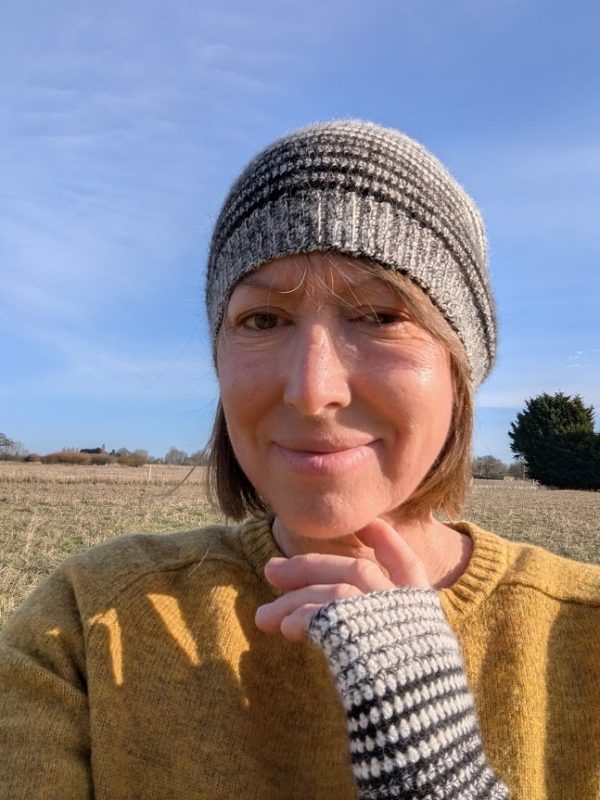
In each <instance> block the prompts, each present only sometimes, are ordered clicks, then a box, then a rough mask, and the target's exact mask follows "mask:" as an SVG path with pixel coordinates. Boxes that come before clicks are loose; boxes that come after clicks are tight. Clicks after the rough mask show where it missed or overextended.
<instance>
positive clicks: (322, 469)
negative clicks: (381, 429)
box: [274, 440, 375, 477]
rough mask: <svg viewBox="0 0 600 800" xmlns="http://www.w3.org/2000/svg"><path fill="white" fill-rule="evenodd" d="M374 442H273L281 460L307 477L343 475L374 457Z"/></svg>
mask: <svg viewBox="0 0 600 800" xmlns="http://www.w3.org/2000/svg"><path fill="white" fill-rule="evenodd" d="M374 444H375V441H374V440H368V441H363V442H355V443H341V442H340V443H339V444H332V443H331V442H327V443H320V442H286V443H285V444H283V443H279V442H274V448H275V451H276V453H277V455H278V457H279V458H281V460H282V461H283V462H284V463H285V465H286V466H287V467H288V468H290V469H292V470H293V471H294V472H296V473H299V474H303V475H306V476H314V477H333V476H336V475H343V474H344V473H347V472H350V471H352V470H353V469H355V468H357V467H359V466H360V465H361V464H363V463H364V462H365V461H367V460H368V459H371V458H374V457H375V451H374V448H373V445H374Z"/></svg>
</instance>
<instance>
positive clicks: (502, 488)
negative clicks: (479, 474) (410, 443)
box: [0, 463, 600, 624]
mask: <svg viewBox="0 0 600 800" xmlns="http://www.w3.org/2000/svg"><path fill="white" fill-rule="evenodd" d="M188 472H189V469H188V468H187V467H175V466H162V465H161V466H158V465H154V466H153V467H152V470H151V473H150V474H149V468H148V467H147V466H146V467H140V468H133V467H124V466H118V465H111V466H98V467H93V466H65V465H60V464H55V465H45V464H37V463H33V464H18V463H0V624H1V622H2V620H3V619H5V618H6V616H7V615H8V614H10V612H11V611H12V610H13V609H14V608H15V607H16V606H17V605H19V604H20V603H21V601H22V600H23V598H24V597H25V595H27V594H28V593H29V592H30V591H31V589H32V588H33V586H35V584H37V583H38V582H39V580H40V579H41V578H42V577H43V576H44V575H46V574H48V572H50V570H52V569H53V568H54V567H55V566H57V565H58V564H59V563H60V562H61V561H62V560H63V559H64V558H65V557H66V556H67V555H69V554H70V553H73V552H76V551H80V550H85V549H87V548H88V547H91V546H92V545H94V544H96V543H98V542H100V541H102V540H103V539H108V538H111V537H113V536H116V535H117V534H119V533H124V532H129V531H153V532H169V531H174V530H182V529H186V528H193V527H199V526H201V525H206V524H207V523H209V522H211V521H215V520H217V519H218V515H217V514H216V512H215V511H214V510H213V509H211V508H210V507H209V505H208V503H207V501H206V498H205V495H204V487H203V477H204V476H203V471H202V469H200V468H198V469H196V470H195V471H194V472H193V473H192V474H191V475H190V476H189V478H188V480H187V481H186V482H185V483H184V484H183V485H181V486H179V487H178V484H179V483H180V482H181V481H182V480H183V478H184V477H185V476H186V475H187V474H188ZM464 516H465V518H466V519H471V520H473V521H474V522H477V523H478V524H480V525H482V526H483V527H486V528H488V529H490V530H493V531H496V532H497V533H500V534H502V535H504V536H507V537H509V538H513V539H518V540H523V541H529V542H532V543H534V544H540V545H542V546H543V547H546V548H548V549H549V550H553V551H555V552H557V553H559V554H561V555H566V556H569V557H571V558H576V559H578V560H579V561H589V562H591V563H600V493H592V492H568V491H563V492H552V491H545V490H543V489H540V490H536V489H532V488H531V487H522V486H521V485H519V484H508V483H499V482H494V481H490V482H488V483H486V482H485V481H480V482H477V483H476V484H475V486H474V487H473V489H472V491H471V495H470V498H469V503H468V506H467V509H466V511H465V515H464Z"/></svg>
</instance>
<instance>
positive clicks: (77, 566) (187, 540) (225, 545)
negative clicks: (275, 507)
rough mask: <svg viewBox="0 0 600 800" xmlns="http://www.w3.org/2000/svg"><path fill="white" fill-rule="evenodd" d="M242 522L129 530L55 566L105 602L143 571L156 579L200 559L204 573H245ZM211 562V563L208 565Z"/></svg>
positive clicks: (83, 593)
mask: <svg viewBox="0 0 600 800" xmlns="http://www.w3.org/2000/svg"><path fill="white" fill-rule="evenodd" d="M247 526H248V523H245V524H242V525H235V526H227V525H210V526H207V527H204V528H195V529H192V530H187V531H178V532H176V533H131V534H125V535H121V536H117V537H115V538H114V539H111V540H109V541H105V542H102V543H101V544H98V545H96V546H95V547H92V548H90V549H89V550H87V551H85V552H83V553H77V554H74V555H71V556H69V557H68V558H67V559H66V560H65V561H64V562H63V563H62V565H61V566H60V567H59V569H58V571H59V572H61V573H62V575H63V576H64V577H65V578H66V579H67V580H68V582H69V583H71V584H72V585H73V588H74V589H75V592H76V594H78V595H80V596H84V597H86V596H87V597H89V598H90V599H91V597H92V596H95V597H96V599H98V597H99V596H100V595H101V596H102V599H103V600H104V601H105V602H108V601H109V600H110V599H111V598H114V597H116V596H118V595H120V594H122V593H123V592H126V591H127V589H128V588H129V587H131V586H132V585H133V584H135V583H137V582H138V581H140V580H141V579H144V578H146V577H148V578H151V577H152V576H154V577H155V578H156V579H157V580H158V579H160V578H161V576H164V577H165V578H166V577H167V576H169V575H170V576H171V578H173V577H175V576H174V575H173V573H177V572H181V571H190V570H192V569H194V567H196V566H199V565H202V567H203V568H202V570H201V572H200V574H201V575H202V576H204V577H206V579H209V577H210V576H211V575H214V573H215V570H217V571H219V572H222V571H223V569H224V568H227V567H229V568H230V569H234V570H236V571H238V572H240V571H243V572H247V573H248V574H250V573H251V572H252V567H251V565H250V564H249V563H248V559H247V557H246V554H245V550H244V543H243V535H244V529H245V528H246V527H247ZM211 567H213V569H211Z"/></svg>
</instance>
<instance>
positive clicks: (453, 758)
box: [309, 588, 508, 800]
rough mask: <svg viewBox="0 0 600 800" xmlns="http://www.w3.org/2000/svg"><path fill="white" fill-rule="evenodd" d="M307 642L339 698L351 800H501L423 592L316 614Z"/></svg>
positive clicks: (448, 637) (462, 681)
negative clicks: (354, 798)
mask: <svg viewBox="0 0 600 800" xmlns="http://www.w3.org/2000/svg"><path fill="white" fill-rule="evenodd" d="M309 639H310V640H311V641H312V642H313V643H314V644H316V645H318V646H319V647H320V648H321V649H322V650H323V652H324V654H325V657H326V658H327V661H328V663H329V668H330V670H331V672H332V675H333V678H334V681H335V685H336V688H337V690H338V693H339V694H340V697H341V699H342V702H343V705H344V708H345V711H346V715H347V725H348V731H349V734H350V751H351V757H352V767H353V771H354V777H355V780H356V783H357V786H358V791H359V796H360V798H362V799H363V800H364V799H366V798H369V800H375V798H378V799H379V798H392V797H394V798H403V799H405V800H413V799H414V800H416V799H417V798H419V800H449V798H453V799H455V800H467V799H468V800H484V798H485V800H488V799H489V800H492V799H493V800H496V799H497V800H506V798H508V790H507V789H506V787H505V786H504V784H502V783H500V782H499V781H498V780H497V779H496V777H495V776H494V774H493V772H492V770H491V769H490V767H489V766H488V764H487V762H486V759H485V754H484V752H483V746H482V742H481V736H480V732H479V725H478V721H477V716H476V712H475V707H474V701H473V696H472V694H471V692H470V690H469V687H468V684H467V679H466V675H465V672H464V668H463V662H462V657H461V652H460V647H459V644H458V641H457V639H456V637H455V635H454V633H453V631H452V629H451V628H450V626H449V625H448V622H447V620H446V617H445V616H444V612H443V611H442V608H441V606H440V601H439V598H438V597H437V594H436V593H435V591H434V590H432V589H412V588H399V589H391V590H389V591H385V592H374V593H372V594H366V595H361V596H359V597H354V598H350V599H346V600H336V601H334V602H333V603H329V604H328V605H326V606H323V608H321V609H320V610H319V611H318V612H317V614H315V616H314V617H313V619H312V620H311V624H310V628H309Z"/></svg>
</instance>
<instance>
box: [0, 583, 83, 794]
mask: <svg viewBox="0 0 600 800" xmlns="http://www.w3.org/2000/svg"><path fill="white" fill-rule="evenodd" d="M90 772H91V771H90V742H89V715H88V701H87V692H86V679H85V647H84V642H83V635H82V629H81V624H80V618H79V613H78V609H77V604H76V602H75V598H74V596H73V591H72V587H71V585H70V583H69V580H68V578H66V577H65V576H64V575H62V574H61V571H60V570H58V571H57V572H56V573H54V574H53V575H51V576H50V577H49V578H46V579H45V580H44V581H43V582H42V583H41V584H40V585H39V586H38V588H37V589H36V590H35V591H34V592H33V594H32V595H31V596H30V597H29V599H28V600H27V602H26V603H25V604H24V605H23V606H22V607H21V609H20V610H19V611H18V612H17V613H16V614H14V616H13V617H12V619H11V620H10V622H9V623H8V625H7V626H6V627H5V629H4V630H3V631H2V633H1V634H0V800H9V798H10V800H42V799H43V800H59V798H60V799H61V800H62V798H69V800H87V799H88V798H91V797H92V794H93V792H92V781H91V774H90Z"/></svg>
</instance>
